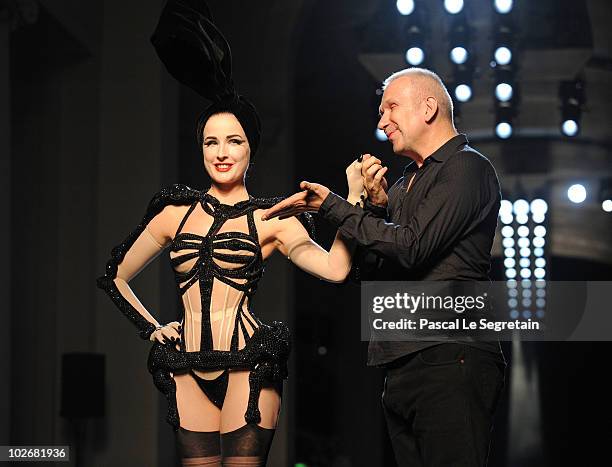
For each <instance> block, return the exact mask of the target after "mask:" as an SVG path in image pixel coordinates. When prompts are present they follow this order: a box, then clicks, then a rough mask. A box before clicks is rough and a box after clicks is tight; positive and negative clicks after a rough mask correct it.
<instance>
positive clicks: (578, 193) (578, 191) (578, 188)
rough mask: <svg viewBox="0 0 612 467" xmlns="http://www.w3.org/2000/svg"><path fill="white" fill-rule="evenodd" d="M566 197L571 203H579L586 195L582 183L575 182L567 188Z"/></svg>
mask: <svg viewBox="0 0 612 467" xmlns="http://www.w3.org/2000/svg"><path fill="white" fill-rule="evenodd" d="M567 197H568V198H569V200H570V201H571V202H572V203H576V204H580V203H582V202H583V201H584V200H585V199H586V197H587V192H586V188H585V187H584V186H583V185H580V184H579V183H576V184H575V185H572V186H570V187H569V188H568V190H567Z"/></svg>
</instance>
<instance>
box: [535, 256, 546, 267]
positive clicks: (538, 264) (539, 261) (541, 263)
mask: <svg viewBox="0 0 612 467" xmlns="http://www.w3.org/2000/svg"><path fill="white" fill-rule="evenodd" d="M535 265H536V268H544V267H546V260H545V259H544V258H536V260H535Z"/></svg>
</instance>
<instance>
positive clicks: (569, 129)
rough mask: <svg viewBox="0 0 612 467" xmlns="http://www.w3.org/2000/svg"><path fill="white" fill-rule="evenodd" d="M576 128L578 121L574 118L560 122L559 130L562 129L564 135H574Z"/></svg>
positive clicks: (576, 131) (576, 132)
mask: <svg viewBox="0 0 612 467" xmlns="http://www.w3.org/2000/svg"><path fill="white" fill-rule="evenodd" d="M578 129H579V128H578V122H576V120H571V119H570V120H564V121H563V123H562V124H561V131H563V134H564V135H565V136H576V135H577V134H578Z"/></svg>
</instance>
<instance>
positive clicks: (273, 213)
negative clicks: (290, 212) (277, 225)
mask: <svg viewBox="0 0 612 467" xmlns="http://www.w3.org/2000/svg"><path fill="white" fill-rule="evenodd" d="M307 193H308V192H307V191H300V192H298V193H295V194H294V195H291V196H289V198H287V199H284V200H283V201H281V202H279V203H276V204H275V205H274V206H272V207H271V208H269V209H267V210H265V211H264V213H263V214H262V216H261V220H262V221H265V220H268V219H272V218H274V217H277V216H278V213H279V212H281V211H283V210H285V209H289V208H290V207H292V206H294V205H299V204H304V203H305V200H306V194H307Z"/></svg>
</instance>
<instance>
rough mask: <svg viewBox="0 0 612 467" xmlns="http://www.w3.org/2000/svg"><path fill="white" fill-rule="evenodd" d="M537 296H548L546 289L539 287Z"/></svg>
mask: <svg viewBox="0 0 612 467" xmlns="http://www.w3.org/2000/svg"><path fill="white" fill-rule="evenodd" d="M537 285H538V281H536V287H537ZM536 297H538V298H544V297H546V289H537V290H536Z"/></svg>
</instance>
